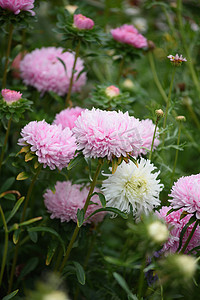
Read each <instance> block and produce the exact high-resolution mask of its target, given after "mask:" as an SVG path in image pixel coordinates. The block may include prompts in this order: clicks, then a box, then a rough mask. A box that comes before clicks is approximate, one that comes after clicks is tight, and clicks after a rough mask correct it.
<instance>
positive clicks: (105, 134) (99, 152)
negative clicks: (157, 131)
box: [72, 108, 142, 160]
mask: <svg viewBox="0 0 200 300" xmlns="http://www.w3.org/2000/svg"><path fill="white" fill-rule="evenodd" d="M72 131H73V133H74V135H75V137H76V141H77V144H78V146H77V149H78V150H83V154H84V155H85V157H94V158H96V157H97V158H99V157H102V158H103V157H106V158H107V159H108V160H112V158H113V157H114V156H116V157H120V156H122V155H123V156H124V157H126V156H127V154H128V153H133V155H134V153H135V152H138V151H139V149H140V148H141V145H142V141H141V137H140V134H139V131H138V130H137V128H136V127H135V124H134V122H133V121H132V118H131V117H130V116H129V114H128V112H126V113H122V112H121V111H119V112H116V111H104V110H100V109H95V108H93V109H92V110H88V109H86V110H85V111H84V112H82V114H81V115H80V116H79V117H78V119H77V120H76V122H75V127H74V128H73V129H72Z"/></svg>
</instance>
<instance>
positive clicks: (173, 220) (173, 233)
mask: <svg viewBox="0 0 200 300" xmlns="http://www.w3.org/2000/svg"><path fill="white" fill-rule="evenodd" d="M170 209H172V207H171V206H169V207H167V206H163V207H162V208H161V209H160V211H156V215H157V216H158V217H159V218H161V219H164V220H165V222H166V224H167V225H168V227H169V230H170V236H169V239H168V241H167V242H166V243H165V244H164V245H163V248H162V250H161V251H162V252H164V253H165V254H166V255H167V254H168V253H175V252H176V251H177V249H178V246H179V241H180V234H181V231H182V229H183V227H184V226H185V225H186V224H187V223H188V221H189V220H190V218H191V215H187V216H185V217H184V218H183V219H181V220H180V216H181V213H182V212H183V211H185V209H179V210H177V211H173V212H171V213H170V214H169V215H167V212H168V211H169V210H170ZM193 227H194V223H193V224H191V225H190V226H188V228H187V230H186V232H185V234H184V236H183V240H182V247H183V246H184V244H185V242H186V240H187V238H188V236H189V235H190V232H191V231H192V229H193ZM199 243H200V226H199V225H198V227H197V228H196V230H195V232H194V234H193V236H192V238H191V240H190V242H189V244H188V246H187V248H186V251H185V253H187V252H188V251H190V250H192V249H193V248H195V247H197V246H199ZM181 249H182V248H181ZM181 249H180V250H181Z"/></svg>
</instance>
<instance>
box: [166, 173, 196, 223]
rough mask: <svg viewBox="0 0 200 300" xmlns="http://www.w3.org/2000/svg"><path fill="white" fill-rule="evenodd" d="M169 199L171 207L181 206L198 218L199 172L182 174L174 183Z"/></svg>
mask: <svg viewBox="0 0 200 300" xmlns="http://www.w3.org/2000/svg"><path fill="white" fill-rule="evenodd" d="M169 196H170V197H172V199H170V200H169V202H171V205H172V206H173V208H175V209H177V208H181V207H183V208H184V210H185V211H186V212H188V213H189V214H196V218H197V219H200V174H197V175H191V176H185V177H184V176H183V177H181V178H179V180H178V181H177V182H175V183H174V185H173V187H172V189H171V194H170V195H169Z"/></svg>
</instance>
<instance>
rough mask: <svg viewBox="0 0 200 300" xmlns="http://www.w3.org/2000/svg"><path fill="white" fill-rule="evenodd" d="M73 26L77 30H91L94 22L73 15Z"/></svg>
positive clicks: (79, 15)
mask: <svg viewBox="0 0 200 300" xmlns="http://www.w3.org/2000/svg"><path fill="white" fill-rule="evenodd" d="M74 26H75V27H76V28H78V29H81V30H82V29H86V30H87V29H92V28H93V27H94V21H93V20H92V19H90V18H87V17H85V16H83V15H81V14H78V15H74Z"/></svg>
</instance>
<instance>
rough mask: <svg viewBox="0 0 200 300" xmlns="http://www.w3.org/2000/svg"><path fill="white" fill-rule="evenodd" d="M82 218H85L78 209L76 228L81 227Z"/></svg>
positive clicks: (82, 211) (82, 212) (82, 210)
mask: <svg viewBox="0 0 200 300" xmlns="http://www.w3.org/2000/svg"><path fill="white" fill-rule="evenodd" d="M84 216H85V212H84V209H83V208H82V209H80V208H78V210H77V225H78V227H81V226H82V225H83V222H84Z"/></svg>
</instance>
